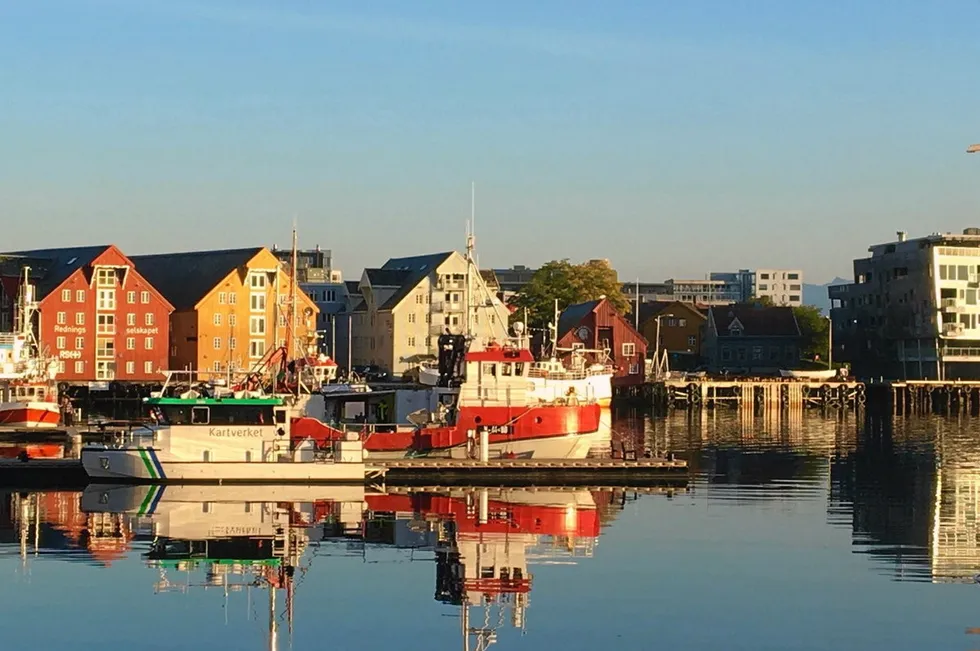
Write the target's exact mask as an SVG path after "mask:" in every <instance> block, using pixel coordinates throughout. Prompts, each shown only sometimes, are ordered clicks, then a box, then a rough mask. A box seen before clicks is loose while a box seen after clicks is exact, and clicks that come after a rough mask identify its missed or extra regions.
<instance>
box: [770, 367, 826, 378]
mask: <svg viewBox="0 0 980 651" xmlns="http://www.w3.org/2000/svg"><path fill="white" fill-rule="evenodd" d="M779 375H780V376H782V377H788V378H798V379H806V380H832V379H834V378H835V377H837V375H838V373H837V371H836V370H833V369H826V370H822V371H787V370H785V369H782V370H780V371H779Z"/></svg>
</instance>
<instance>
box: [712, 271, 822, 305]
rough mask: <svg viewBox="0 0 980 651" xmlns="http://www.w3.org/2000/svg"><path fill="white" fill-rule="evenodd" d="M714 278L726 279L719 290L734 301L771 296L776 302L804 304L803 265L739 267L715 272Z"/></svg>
mask: <svg viewBox="0 0 980 651" xmlns="http://www.w3.org/2000/svg"><path fill="white" fill-rule="evenodd" d="M711 279H712V280H717V281H722V282H724V287H723V288H722V289H721V290H719V293H720V294H721V295H724V297H725V298H729V299H731V301H730V302H732V303H748V302H750V301H752V300H753V299H760V298H768V299H769V300H770V301H772V304H773V305H777V306H788V307H799V306H801V305H803V271H802V270H800V269H755V270H752V269H739V270H738V271H729V272H713V273H712V274H711Z"/></svg>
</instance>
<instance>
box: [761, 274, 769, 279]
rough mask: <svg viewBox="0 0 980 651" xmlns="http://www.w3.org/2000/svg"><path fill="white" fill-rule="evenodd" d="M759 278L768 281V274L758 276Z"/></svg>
mask: <svg viewBox="0 0 980 651" xmlns="http://www.w3.org/2000/svg"><path fill="white" fill-rule="evenodd" d="M759 278H761V279H763V280H769V274H759Z"/></svg>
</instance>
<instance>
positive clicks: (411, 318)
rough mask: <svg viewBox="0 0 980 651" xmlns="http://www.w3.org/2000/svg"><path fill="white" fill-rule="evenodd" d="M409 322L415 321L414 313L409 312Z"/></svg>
mask: <svg viewBox="0 0 980 651" xmlns="http://www.w3.org/2000/svg"><path fill="white" fill-rule="evenodd" d="M408 322H409V323H415V315H414V314H409V315H408Z"/></svg>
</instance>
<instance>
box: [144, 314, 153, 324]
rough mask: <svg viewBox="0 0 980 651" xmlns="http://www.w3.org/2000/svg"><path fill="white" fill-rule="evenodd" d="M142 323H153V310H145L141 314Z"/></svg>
mask: <svg viewBox="0 0 980 651" xmlns="http://www.w3.org/2000/svg"><path fill="white" fill-rule="evenodd" d="M143 323H145V324H146V325H148V326H151V325H153V312H147V313H146V314H145V315H143Z"/></svg>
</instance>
